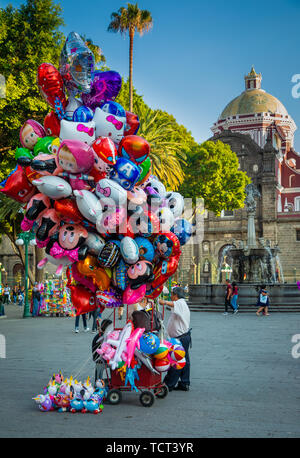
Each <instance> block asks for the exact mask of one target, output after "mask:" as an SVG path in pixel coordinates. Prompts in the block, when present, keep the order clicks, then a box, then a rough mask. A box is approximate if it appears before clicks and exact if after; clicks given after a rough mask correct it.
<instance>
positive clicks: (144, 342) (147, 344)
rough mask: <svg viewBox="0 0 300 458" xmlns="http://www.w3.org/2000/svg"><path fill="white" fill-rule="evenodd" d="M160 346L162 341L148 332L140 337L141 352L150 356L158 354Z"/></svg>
mask: <svg viewBox="0 0 300 458" xmlns="http://www.w3.org/2000/svg"><path fill="white" fill-rule="evenodd" d="M159 346H160V340H159V338H158V337H157V336H156V335H155V334H153V333H152V332H146V333H144V334H143V335H142V336H141V337H140V350H141V351H142V352H144V353H146V354H148V355H152V354H154V353H156V350H157V349H158V347H159Z"/></svg>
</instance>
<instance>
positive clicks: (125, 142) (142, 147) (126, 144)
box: [118, 135, 150, 165]
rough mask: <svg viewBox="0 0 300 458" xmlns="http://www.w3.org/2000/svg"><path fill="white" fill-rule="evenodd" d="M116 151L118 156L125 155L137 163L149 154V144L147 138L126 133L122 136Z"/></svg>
mask: <svg viewBox="0 0 300 458" xmlns="http://www.w3.org/2000/svg"><path fill="white" fill-rule="evenodd" d="M118 153H119V156H120V157H125V159H129V160H130V161H132V162H134V163H135V164H137V165H139V164H141V163H142V162H143V161H144V160H145V159H147V157H148V156H149V153H150V145H149V143H148V142H147V140H145V139H144V138H142V137H139V136H138V135H128V136H127V137H123V138H122V140H121V142H120V144H119V148H118Z"/></svg>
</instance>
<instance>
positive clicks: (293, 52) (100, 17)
mask: <svg viewBox="0 0 300 458" xmlns="http://www.w3.org/2000/svg"><path fill="white" fill-rule="evenodd" d="M8 3H12V5H13V6H15V7H17V6H19V5H20V3H22V2H20V1H11V2H3V1H0V6H1V7H5V6H6V5H7V4H8ZM56 3H60V5H61V6H62V8H63V18H64V21H65V26H64V27H63V28H62V31H63V32H64V34H65V35H67V34H68V33H69V32H71V31H75V32H78V33H79V34H81V35H85V36H86V37H87V38H91V39H92V40H93V42H94V43H95V44H97V45H98V46H100V48H101V49H102V51H103V54H104V55H105V57H106V60H107V65H108V66H109V67H110V68H111V70H115V71H118V72H119V73H120V74H121V75H122V76H123V77H125V78H127V77H128V60H129V59H128V55H129V38H128V36H126V37H122V36H121V35H120V34H114V33H110V32H107V27H108V25H109V22H110V15H111V13H112V12H114V11H117V10H118V9H119V8H120V7H121V6H126V3H127V2H126V1H120V0H109V1H107V0H95V1H94V0H89V1H82V0H81V1H79V0H62V1H61V2H58V1H56ZM132 3H135V0H132ZM138 5H139V7H140V8H141V9H148V10H149V11H150V12H151V14H152V17H153V28H152V30H151V31H150V32H149V33H147V34H145V35H143V36H142V37H140V36H139V35H136V36H135V39H134V61H133V72H134V73H133V82H134V86H135V88H136V90H137V92H138V94H141V95H143V97H144V100H145V102H146V103H147V104H148V105H149V106H151V108H160V109H162V110H165V111H167V112H169V113H171V114H172V115H173V116H174V117H175V118H176V120H177V122H178V123H180V124H183V125H184V126H185V127H186V128H187V129H188V130H189V131H191V132H192V134H193V136H194V138H195V139H196V140H197V141H199V142H201V141H204V140H206V139H207V138H209V137H210V136H211V135H212V132H211V130H210V127H211V126H212V125H213V123H214V122H215V121H216V120H217V118H218V116H219V115H220V113H221V112H222V110H223V108H224V107H225V106H226V105H227V103H228V102H230V101H231V100H232V99H233V98H234V97H236V96H237V95H239V94H240V93H241V92H242V91H243V90H244V75H245V74H247V73H248V72H249V71H250V69H251V66H252V65H254V67H255V70H256V71H257V72H258V73H260V72H261V73H262V77H263V79H262V88H263V89H265V90H266V91H267V92H268V93H270V94H272V95H274V96H275V97H277V98H278V99H279V100H280V101H281V102H282V103H283V104H284V105H285V107H286V109H287V110H288V112H289V114H290V115H291V116H292V118H293V119H294V121H295V123H296V125H298V126H299V131H298V130H297V131H296V134H295V149H296V150H297V151H300V98H297V99H296V98H294V97H293V96H292V88H293V86H295V83H292V81H291V80H292V77H293V75H296V74H299V81H300V59H299V23H300V0H284V1H282V0H259V1H258V0H251V1H249V2H245V1H244V0H227V1H224V0H214V1H207V0H206V1H203V0H186V1H182V0H138ZM299 95H300V93H299Z"/></svg>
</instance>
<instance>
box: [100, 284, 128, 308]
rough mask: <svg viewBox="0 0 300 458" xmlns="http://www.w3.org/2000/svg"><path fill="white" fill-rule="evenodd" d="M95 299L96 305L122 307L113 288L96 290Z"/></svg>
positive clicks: (120, 299) (120, 300) (119, 298)
mask: <svg viewBox="0 0 300 458" xmlns="http://www.w3.org/2000/svg"><path fill="white" fill-rule="evenodd" d="M96 300H97V305H98V307H107V308H114V307H122V305H123V304H122V298H121V296H120V295H119V293H118V292H117V291H116V290H115V289H113V288H110V289H109V290H105V291H97V292H96Z"/></svg>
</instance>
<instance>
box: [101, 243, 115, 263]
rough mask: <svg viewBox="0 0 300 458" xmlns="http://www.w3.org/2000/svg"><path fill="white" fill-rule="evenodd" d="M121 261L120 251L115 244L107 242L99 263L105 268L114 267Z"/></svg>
mask: <svg viewBox="0 0 300 458" xmlns="http://www.w3.org/2000/svg"><path fill="white" fill-rule="evenodd" d="M119 259H120V249H119V247H118V246H117V245H116V244H115V243H113V242H107V243H106V244H105V245H104V247H103V248H102V250H101V251H100V253H99V254H98V262H99V264H100V265H101V266H103V267H114V266H115V265H116V264H117V262H118V261H119Z"/></svg>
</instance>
